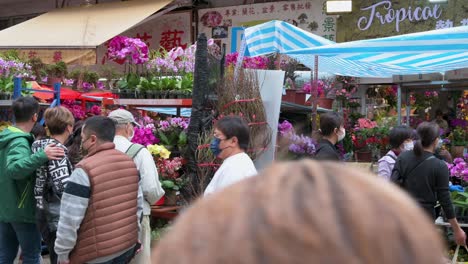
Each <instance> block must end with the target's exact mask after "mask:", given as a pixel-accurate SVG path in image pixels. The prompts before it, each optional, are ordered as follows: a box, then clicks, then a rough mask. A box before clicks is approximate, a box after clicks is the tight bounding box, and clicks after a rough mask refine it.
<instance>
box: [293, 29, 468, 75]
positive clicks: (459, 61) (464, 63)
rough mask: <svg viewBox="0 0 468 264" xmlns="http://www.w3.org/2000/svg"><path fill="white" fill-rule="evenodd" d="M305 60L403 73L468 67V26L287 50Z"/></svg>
mask: <svg viewBox="0 0 468 264" xmlns="http://www.w3.org/2000/svg"><path fill="white" fill-rule="evenodd" d="M285 53H286V54H288V55H291V56H293V57H299V58H301V60H307V59H310V58H311V57H313V56H315V55H320V56H321V57H327V58H329V59H332V58H333V59H342V60H345V61H353V62H356V63H359V64H361V63H363V64H361V65H375V66H379V65H381V66H382V67H383V69H386V67H394V68H395V69H400V73H399V74H412V73H429V72H444V71H447V70H454V69H460V68H466V67H468V26H463V27H455V28H448V29H441V30H433V31H427V32H419V33H413V34H406V35H400V36H394V37H387V38H378V39H369V40H359V41H352V42H346V43H339V44H333V45H327V46H320V47H310V48H306V49H297V50H290V51H287V52H285Z"/></svg>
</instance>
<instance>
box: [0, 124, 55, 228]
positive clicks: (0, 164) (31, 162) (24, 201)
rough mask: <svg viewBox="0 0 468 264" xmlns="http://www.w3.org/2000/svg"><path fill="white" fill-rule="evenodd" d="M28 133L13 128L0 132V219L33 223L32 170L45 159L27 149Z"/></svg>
mask: <svg viewBox="0 0 468 264" xmlns="http://www.w3.org/2000/svg"><path fill="white" fill-rule="evenodd" d="M33 140H34V138H33V136H32V134H30V133H25V132H23V131H22V130H20V129H18V128H16V127H12V126H10V127H8V128H6V129H4V130H3V131H2V132H1V133H0V201H2V206H0V222H20V223H35V222H36V220H35V216H34V213H35V207H36V201H35V199H34V183H35V170H36V169H37V168H39V167H40V166H41V165H42V164H44V163H45V162H47V156H46V154H45V152H44V151H43V150H42V151H39V152H37V153H35V154H32V152H31V144H32V142H33Z"/></svg>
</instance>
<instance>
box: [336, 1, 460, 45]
mask: <svg viewBox="0 0 468 264" xmlns="http://www.w3.org/2000/svg"><path fill="white" fill-rule="evenodd" d="M466 3H467V2H466V1H461V0H458V1H456V0H452V1H448V2H447V3H430V2H429V1H428V0H408V1H396V0H393V1H390V0H385V1H375V0H374V1H369V0H353V12H352V13H349V14H342V15H341V17H340V18H339V19H338V27H339V28H340V29H342V30H340V31H338V34H337V39H338V41H339V42H343V41H352V40H359V39H370V38H379V37H388V36H395V35H401V34H407V33H414V32H422V31H428V30H434V29H442V28H448V27H457V26H466V25H468V12H467V11H466Z"/></svg>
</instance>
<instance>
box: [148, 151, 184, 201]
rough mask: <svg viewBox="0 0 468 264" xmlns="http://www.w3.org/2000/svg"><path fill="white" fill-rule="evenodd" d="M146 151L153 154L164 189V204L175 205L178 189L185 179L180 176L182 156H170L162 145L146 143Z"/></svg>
mask: <svg viewBox="0 0 468 264" xmlns="http://www.w3.org/2000/svg"><path fill="white" fill-rule="evenodd" d="M147 149H148V151H149V152H150V153H151V154H152V155H153V157H154V160H155V162H156V166H157V168H158V173H159V177H160V181H161V186H162V187H163V189H164V191H165V193H166V194H165V199H164V200H165V204H166V205H175V204H176V203H177V196H178V194H179V191H180V189H181V188H182V187H183V186H184V185H185V183H186V180H185V179H184V178H183V177H181V176H182V173H181V169H182V166H183V163H184V160H183V158H181V157H174V158H170V156H171V152H170V151H169V150H168V149H167V148H165V147H164V146H162V145H148V146H147Z"/></svg>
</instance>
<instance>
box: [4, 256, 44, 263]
mask: <svg viewBox="0 0 468 264" xmlns="http://www.w3.org/2000/svg"><path fill="white" fill-rule="evenodd" d="M42 260H43V261H42V264H50V261H49V256H42ZM22 263H23V262H22V261H18V259H17V260H15V262H13V264H22Z"/></svg>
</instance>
